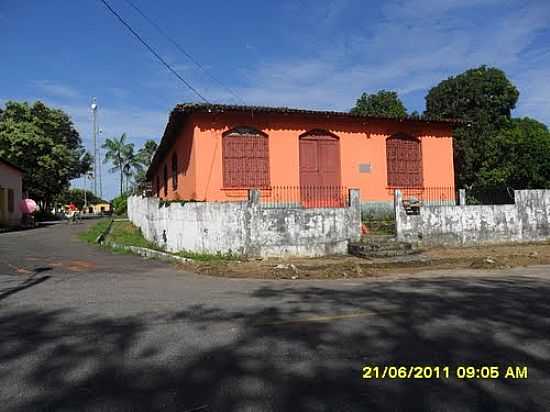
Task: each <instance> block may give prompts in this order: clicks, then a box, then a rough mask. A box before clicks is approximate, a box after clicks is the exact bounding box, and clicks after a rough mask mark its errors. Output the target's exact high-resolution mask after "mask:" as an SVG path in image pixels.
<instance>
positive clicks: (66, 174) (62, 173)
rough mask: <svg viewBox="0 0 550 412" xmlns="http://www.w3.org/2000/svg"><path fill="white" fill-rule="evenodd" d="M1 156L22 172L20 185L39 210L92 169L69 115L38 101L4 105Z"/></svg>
mask: <svg viewBox="0 0 550 412" xmlns="http://www.w3.org/2000/svg"><path fill="white" fill-rule="evenodd" d="M0 156H1V157H5V158H6V159H8V160H10V161H12V162H14V163H16V164H18V165H19V166H21V167H22V168H23V169H25V171H26V173H25V175H24V177H23V186H24V188H25V190H26V191H27V192H28V193H29V196H30V197H32V198H34V199H36V200H37V201H38V202H39V204H40V206H41V207H42V210H48V209H49V206H50V204H51V202H52V201H53V199H54V197H55V196H56V195H57V194H59V193H62V192H63V191H64V190H66V189H67V188H68V187H69V182H70V180H71V179H74V178H76V177H79V176H81V175H82V174H84V173H86V172H88V171H89V170H90V167H91V157H90V156H89V155H86V154H85V149H84V147H83V146H82V141H81V139H80V136H79V134H78V132H77V131H76V129H75V128H74V125H73V123H72V121H71V119H70V118H69V116H68V115H67V114H66V113H65V112H63V111H62V110H59V109H53V108H50V107H48V106H46V105H45V104H44V103H42V102H40V101H37V102H35V103H33V104H29V103H27V102H14V101H9V102H7V103H6V105H5V109H4V110H3V111H1V112H0Z"/></svg>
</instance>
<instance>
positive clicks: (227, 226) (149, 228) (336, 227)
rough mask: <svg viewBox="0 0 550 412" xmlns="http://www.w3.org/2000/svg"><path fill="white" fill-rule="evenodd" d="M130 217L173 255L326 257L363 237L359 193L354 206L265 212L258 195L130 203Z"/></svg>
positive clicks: (353, 192)
mask: <svg viewBox="0 0 550 412" xmlns="http://www.w3.org/2000/svg"><path fill="white" fill-rule="evenodd" d="M128 217H129V219H130V221H132V222H133V223H134V224H135V225H136V226H138V227H139V228H141V231H142V233H143V235H144V237H145V238H146V239H147V240H149V241H151V242H154V243H155V244H157V245H159V246H161V247H163V248H165V249H166V250H168V251H170V252H177V251H184V250H185V251H192V252H199V253H232V254H238V255H248V256H325V255H333V254H345V253H347V247H348V242H349V241H350V240H353V241H356V240H358V239H359V237H360V226H361V207H360V202H359V191H358V190H350V205H349V207H345V208H330V209H299V208H296V209H273V208H263V207H262V206H261V204H260V202H259V192H257V191H251V195H250V200H249V201H248V202H187V203H183V204H182V203H170V204H169V205H166V206H164V205H163V204H161V203H160V202H159V200H158V199H157V198H144V197H139V196H133V197H130V198H129V199H128Z"/></svg>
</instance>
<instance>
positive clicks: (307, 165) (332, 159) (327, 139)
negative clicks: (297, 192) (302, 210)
mask: <svg viewBox="0 0 550 412" xmlns="http://www.w3.org/2000/svg"><path fill="white" fill-rule="evenodd" d="M340 170H341V167H340V142H339V140H338V138H336V137H334V136H325V135H310V136H302V137H300V186H301V198H302V202H303V203H304V206H306V207H307V206H312V205H313V204H314V203H320V205H323V206H324V205H327V206H330V205H331V204H332V203H334V202H335V201H336V200H338V199H340V197H341V196H340V187H339V186H340V182H341V180H340ZM317 206H318V205H317Z"/></svg>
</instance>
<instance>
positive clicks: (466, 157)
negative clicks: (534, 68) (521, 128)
mask: <svg viewBox="0 0 550 412" xmlns="http://www.w3.org/2000/svg"><path fill="white" fill-rule="evenodd" d="M518 97H519V92H518V90H517V89H516V87H515V86H514V85H513V84H512V83H511V82H510V80H508V78H507V77H506V74H505V73H504V72H503V71H502V70H499V69H496V68H490V67H486V66H481V67H478V68H475V69H470V70H467V71H466V72H464V73H462V74H460V75H458V76H456V77H449V78H448V79H447V80H444V81H442V82H441V83H439V84H438V85H437V86H435V87H433V88H432V89H431V90H430V91H429V92H428V95H427V96H426V111H425V112H424V114H425V115H426V116H427V117H432V118H453V119H462V120H465V121H466V122H467V123H466V124H465V125H464V126H462V127H459V128H457V129H456V130H455V133H454V165H455V174H456V180H457V182H456V183H457V185H459V186H462V187H470V186H479V185H481V184H483V179H482V178H481V176H480V173H479V172H480V170H481V169H482V167H484V166H486V165H487V164H490V163H491V161H490V160H489V159H488V156H490V155H491V152H490V150H489V147H490V146H491V145H494V144H496V142H497V140H498V135H499V132H500V130H501V129H503V128H505V127H508V126H509V122H510V119H511V113H512V109H514V107H515V105H516V102H517V100H518ZM493 153H494V151H493Z"/></svg>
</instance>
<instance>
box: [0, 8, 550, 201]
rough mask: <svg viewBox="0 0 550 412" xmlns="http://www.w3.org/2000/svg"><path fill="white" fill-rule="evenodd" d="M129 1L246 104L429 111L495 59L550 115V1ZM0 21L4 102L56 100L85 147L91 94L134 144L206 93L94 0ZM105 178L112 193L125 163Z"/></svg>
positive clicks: (214, 93) (186, 67)
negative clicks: (428, 104) (437, 98)
mask: <svg viewBox="0 0 550 412" xmlns="http://www.w3.org/2000/svg"><path fill="white" fill-rule="evenodd" d="M132 1H133V2H134V3H135V4H136V5H138V7H140V8H141V9H142V10H144V11H145V12H146V13H147V14H148V15H149V16H150V18H152V19H154V20H156V21H157V22H158V23H160V24H161V25H162V27H163V28H164V29H165V30H166V31H167V32H169V33H170V34H171V35H172V37H174V38H175V39H177V40H178V41H179V42H180V43H181V44H182V45H183V46H184V47H185V48H186V49H187V51H188V52H189V53H191V54H192V55H193V56H194V57H195V59H196V60H198V61H199V62H200V63H201V64H202V65H203V66H205V67H206V68H207V69H208V70H209V72H210V73H211V74H212V75H213V76H214V77H216V78H217V79H219V80H221V81H222V82H223V83H224V84H225V85H227V86H228V87H230V88H231V89H232V90H234V91H235V92H236V93H237V94H238V95H239V96H240V97H241V98H242V100H243V101H244V102H245V103H247V104H264V105H277V106H290V107H307V108H313V109H335V110H348V109H349V108H351V107H352V106H353V105H354V102H355V100H356V98H357V97H358V96H359V95H360V94H361V92H363V91H366V92H375V91H377V90H379V89H382V88H385V89H391V90H396V91H398V92H399V94H400V96H401V98H402V100H403V101H404V103H405V105H406V106H407V108H408V109H409V110H410V111H413V110H418V111H422V110H423V109H424V96H425V94H426V91H427V90H428V89H429V88H430V87H432V86H433V85H435V84H437V83H438V82H439V81H440V80H442V79H445V78H447V77H448V76H450V75H453V74H457V73H460V72H462V71H464V70H465V69H468V68H470V67H475V66H478V65H481V64H487V65H490V66H497V67H499V68H501V69H503V70H505V71H506V73H507V74H508V76H509V77H510V79H511V80H512V81H513V82H514V83H515V84H516V86H517V87H518V88H519V90H520V99H519V103H518V106H517V109H516V111H515V115H517V116H525V115H529V116H532V117H534V118H536V119H538V120H541V121H543V122H545V123H546V124H549V125H550V1H548V0H532V1H519V0H478V1H474V0H410V1H404V0H385V1H366V0H338V1H330V0H326V1H324V0H312V1H310V0H294V1H291V0H279V1H262V2H258V1H209V2H192V1H175V0H172V1H155V2H153V1H145V0H132ZM109 2H110V3H111V5H112V6H113V7H114V8H115V9H116V10H118V11H119V12H120V13H121V14H122V15H123V16H124V17H125V18H126V19H127V20H128V21H129V22H130V23H131V24H132V26H133V27H134V28H135V29H137V30H138V31H139V32H140V33H141V34H142V35H143V37H144V38H145V39H147V41H148V42H149V43H150V44H152V45H154V47H155V48H156V49H157V50H158V51H159V52H160V53H161V54H162V56H163V57H165V58H166V60H167V61H169V62H170V64H172V65H173V66H174V67H175V68H176V69H177V70H178V72H179V73H180V74H181V75H182V76H183V77H184V78H186V79H187V80H189V81H190V82H191V83H192V84H193V85H194V86H195V87H196V88H197V89H199V90H200V92H201V93H202V94H203V95H205V96H206V97H207V98H208V99H209V100H210V101H213V102H223V103H235V99H234V98H233V96H232V95H231V94H230V93H229V92H227V90H226V89H224V88H223V87H221V86H220V85H219V84H217V83H216V82H213V81H212V80H211V79H210V78H209V77H208V76H206V75H205V74H204V73H202V72H201V71H200V70H198V69H197V68H196V67H195V66H194V65H193V64H192V63H191V62H190V61H189V60H187V58H186V57H185V56H183V55H182V54H180V53H179V52H178V51H177V50H176V49H175V48H174V47H173V46H172V45H171V44H170V43H169V42H167V41H166V40H165V39H164V38H163V37H162V36H161V35H159V34H158V33H157V32H156V31H155V30H154V28H152V27H151V26H149V25H148V23H147V22H146V21H144V20H143V19H142V18H141V16H139V15H138V14H137V13H136V12H135V11H134V10H132V9H131V8H130V7H129V6H128V4H127V3H126V2H125V1H124V0H109ZM0 27H1V33H2V40H1V41H0V56H2V63H1V64H0V104H2V103H3V102H4V101H6V100H10V99H12V100H29V101H33V100H37V99H40V100H43V101H45V102H46V103H48V104H50V105H53V106H56V107H60V108H62V109H64V110H65V111H67V112H68V113H69V114H70V115H71V117H72V119H73V120H74V122H75V124H76V126H77V128H78V130H79V131H80V133H81V136H82V138H83V140H84V142H85V144H86V145H89V144H90V142H91V132H90V129H91V116H90V112H89V104H90V98H91V96H97V98H98V103H99V105H100V127H101V128H102V129H103V130H104V135H103V136H104V137H111V136H118V135H120V134H121V133H122V132H126V133H128V135H129V137H130V141H132V142H134V143H135V144H136V146H138V147H139V146H140V145H141V144H142V143H143V141H144V140H145V139H147V138H155V139H158V138H159V137H160V136H161V134H162V132H163V130H164V126H165V123H166V120H167V116H168V113H169V112H170V110H171V108H172V107H173V106H174V105H175V104H177V103H180V102H188V101H194V100H196V96H194V95H193V94H192V93H191V92H190V91H189V90H188V89H186V88H185V87H184V86H183V84H181V83H180V82H179V81H178V80H176V79H175V78H174V77H173V75H172V74H170V73H169V72H168V71H167V70H166V69H165V68H164V67H162V66H161V65H159V63H158V62H157V61H156V60H155V59H154V58H153V57H152V56H151V55H150V54H149V53H148V52H147V51H146V50H145V49H144V48H143V47H142V46H141V45H140V44H139V43H138V42H137V41H136V40H135V39H134V38H133V37H131V36H130V34H129V33H128V32H127V31H126V30H125V28H124V27H123V26H121V25H120V23H119V22H118V21H117V20H116V19H115V18H114V17H113V16H112V15H111V14H109V12H108V11H107V10H106V9H105V7H104V6H103V5H102V4H101V3H100V2H99V1H98V0H73V1H66V0H48V1H39V0H33V1H31V0H29V1H19V0H0ZM103 180H104V197H106V198H112V197H113V196H114V195H116V192H117V187H118V183H117V177H116V174H115V175H110V174H108V173H107V171H106V170H105V171H104V178H103ZM76 184H77V185H80V186H82V182H80V181H78V182H76Z"/></svg>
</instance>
